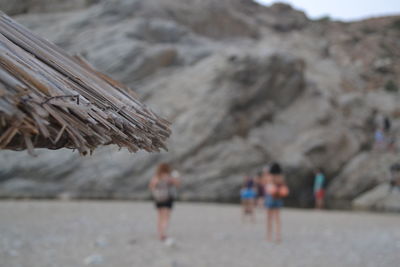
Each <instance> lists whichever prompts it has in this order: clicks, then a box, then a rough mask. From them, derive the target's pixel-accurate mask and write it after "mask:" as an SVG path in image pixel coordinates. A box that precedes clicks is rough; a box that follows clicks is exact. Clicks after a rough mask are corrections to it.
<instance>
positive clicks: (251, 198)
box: [240, 176, 257, 222]
mask: <svg viewBox="0 0 400 267" xmlns="http://www.w3.org/2000/svg"><path fill="white" fill-rule="evenodd" d="M256 197H257V189H256V183H255V181H254V179H253V178H251V177H250V176H246V177H245V179H244V182H243V186H242V188H241V189H240V199H241V202H242V208H243V217H242V220H243V221H245V219H246V217H247V216H249V217H250V219H251V221H252V222H255V215H254V207H255V201H256Z"/></svg>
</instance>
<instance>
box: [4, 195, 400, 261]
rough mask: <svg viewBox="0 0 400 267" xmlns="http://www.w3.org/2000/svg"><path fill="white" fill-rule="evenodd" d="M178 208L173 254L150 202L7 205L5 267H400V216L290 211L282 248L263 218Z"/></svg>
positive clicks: (232, 210) (229, 210) (227, 208)
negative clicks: (269, 233)
mask: <svg viewBox="0 0 400 267" xmlns="http://www.w3.org/2000/svg"><path fill="white" fill-rule="evenodd" d="M257 215H258V218H257V222H256V223H255V224H252V223H245V224H244V223H242V222H241V220H240V207H239V206H236V205H216V204H188V203H177V206H176V209H175V210H174V214H173V218H172V224H171V228H170V233H171V235H172V236H173V237H174V238H175V239H176V244H175V245H174V246H171V247H168V246H166V245H165V244H163V243H161V242H159V241H157V239H156V235H155V219H156V214H155V210H154V208H153V206H152V204H151V203H148V202H147V203H146V202H144V203H143V202H51V201H2V202H0V266H1V267H17V266H18V267H20V266H21V267H46V266H57V267H60V266H115V267H124V266H130V267H131V266H157V267H158V266H160V267H162V266H172V267H184V266H218V267H219V266H229V267H234V266H246V267H247V266H274V267H277V266H307V267H310V266H319V267H320V266H371V267H372V266H373V267H375V266H400V215H394V214H391V215H390V214H371V213H350V212H337V211H330V212H327V211H325V212H319V211H312V210H294V209H284V210H283V228H284V235H283V242H282V243H281V244H273V243H268V242H267V241H266V240H265V227H264V221H265V220H264V219H265V218H264V212H263V211H262V210H259V211H258V212H257Z"/></svg>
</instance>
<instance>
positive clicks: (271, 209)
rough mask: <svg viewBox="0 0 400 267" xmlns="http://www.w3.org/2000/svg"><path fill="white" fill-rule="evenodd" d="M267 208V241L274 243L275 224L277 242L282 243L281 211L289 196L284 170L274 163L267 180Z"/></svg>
mask: <svg viewBox="0 0 400 267" xmlns="http://www.w3.org/2000/svg"><path fill="white" fill-rule="evenodd" d="M265 182H266V184H265V193H266V195H265V207H266V208H267V240H269V241H272V235H273V225H274V224H275V233H276V239H275V240H276V242H280V241H281V218H280V209H281V208H282V207H283V198H285V197H287V196H288V194H289V188H288V187H287V185H286V182H285V178H284V176H283V173H282V168H281V166H280V165H279V164H278V163H273V164H272V165H271V166H270V169H269V177H266V179H265Z"/></svg>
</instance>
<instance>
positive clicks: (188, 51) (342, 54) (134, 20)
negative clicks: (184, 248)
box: [0, 0, 400, 207]
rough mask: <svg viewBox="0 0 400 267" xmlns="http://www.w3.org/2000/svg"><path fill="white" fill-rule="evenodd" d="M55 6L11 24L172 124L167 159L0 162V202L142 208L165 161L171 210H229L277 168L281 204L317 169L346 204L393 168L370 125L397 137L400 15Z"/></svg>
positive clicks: (248, 5) (48, 155) (129, 1)
mask: <svg viewBox="0 0 400 267" xmlns="http://www.w3.org/2000/svg"><path fill="white" fill-rule="evenodd" d="M16 2H18V1H16ZM28 2H29V1H28ZM28 2H25V3H28ZM34 2H35V3H34ZM39 2H40V3H42V5H43V8H41V5H40V4H38V3H39ZM56 2H62V1H53V4H54V6H55V7H54V8H55V9H56V11H59V12H53V11H54V10H53V9H51V10H48V9H46V8H45V7H46V4H45V3H46V1H32V3H34V4H32V6H33V7H34V8H26V9H24V11H23V12H21V11H20V12H15V11H13V14H14V15H16V17H15V18H16V19H17V20H18V21H19V22H20V23H22V24H24V25H26V26H27V27H28V28H30V29H31V30H33V31H34V32H37V33H38V34H40V35H42V36H44V37H46V38H47V39H49V40H51V41H53V42H55V43H56V44H58V45H60V46H61V47H63V48H65V49H66V50H67V51H69V52H70V53H78V54H80V55H82V56H84V57H85V58H86V59H87V60H88V61H89V62H91V63H92V64H93V65H94V66H95V67H96V68H98V69H99V70H101V71H104V72H106V73H108V74H110V75H111V76H112V77H114V78H116V79H118V80H120V81H122V82H124V83H126V84H128V85H129V86H130V87H131V88H133V90H135V91H136V92H137V93H138V94H139V95H140V96H141V98H142V100H143V101H144V102H145V103H146V104H147V105H149V106H150V107H152V108H153V109H154V110H155V111H156V112H158V113H159V114H161V115H163V116H164V117H165V118H167V119H168V120H170V121H171V122H173V135H172V137H171V139H170V142H169V152H168V153H162V154H146V153H139V154H136V155H132V154H129V153H128V152H126V151H117V149H116V148H113V147H106V148H104V149H101V150H97V151H95V153H94V155H93V156H92V157H85V158H82V157H79V156H78V155H77V154H76V153H73V152H71V151H39V153H40V156H39V157H37V158H31V157H29V156H28V155H27V154H26V153H24V152H13V151H2V152H1V153H0V159H1V160H0V195H1V196H2V197H59V196H69V197H78V198H91V197H95V198H136V199H141V198H147V197H149V193H148V191H147V190H146V188H147V183H148V181H149V179H150V178H151V176H152V174H153V172H154V167H155V166H156V164H157V163H159V162H161V161H168V162H171V163H172V164H173V165H174V167H175V168H177V169H178V170H179V171H180V172H181V173H182V175H183V187H182V189H181V194H180V197H181V198H182V199H184V200H205V201H214V200H217V201H232V200H235V199H237V195H238V188H239V186H240V183H241V181H242V177H243V176H244V175H245V174H247V173H250V174H254V173H256V172H257V171H258V170H260V169H261V168H262V167H263V166H264V165H265V164H267V163H268V162H270V161H279V162H281V163H282V164H283V166H284V169H285V172H286V174H287V179H288V182H289V185H290V187H291V191H292V194H291V197H290V199H289V200H288V202H289V203H290V204H292V205H296V206H309V205H310V204H311V203H312V193H311V190H312V170H313V169H314V168H316V167H322V168H323V169H324V171H325V172H326V174H327V177H328V178H329V185H328V193H329V199H330V204H331V206H335V207H339V206H340V207H348V206H349V205H350V204H351V201H352V200H353V199H355V198H357V196H359V195H361V194H363V193H365V192H366V191H368V190H370V189H372V188H373V187H375V186H376V185H378V184H379V183H381V182H384V181H385V179H386V177H387V176H388V166H389V165H390V164H391V163H394V162H397V161H399V160H400V157H399V154H398V153H393V152H376V151H373V149H372V140H373V131H374V127H375V126H376V125H377V124H378V123H379V121H380V120H381V117H382V116H389V117H390V118H391V120H392V126H393V127H392V128H393V132H394V133H395V134H396V135H397V136H398V137H399V133H400V106H399V105H398V102H399V100H400V94H399V92H398V90H399V89H398V86H399V85H400V75H399V74H400V63H399V57H400V43H399V39H400V38H399V37H400V16H398V17H384V18H374V19H369V20H365V21H359V22H354V23H343V22H336V21H329V20H320V21H311V20H309V19H308V18H307V17H306V16H305V15H304V14H303V13H302V12H300V11H297V10H294V9H292V8H291V7H290V6H288V5H285V4H275V5H273V6H270V7H264V6H260V5H258V4H256V3H254V2H252V1H250V0H248V1H245V0H218V1H217V0H202V1H199V0H190V1H188V0H146V1H140V0H112V1H105V0H100V1H81V2H79V1H76V3H77V4H76V5H75V6H72V7H71V9H72V8H73V9H75V10H73V11H69V12H65V8H60V9H57V5H56V4H55V3H56ZM71 3H72V2H71ZM0 4H1V6H0V8H1V9H3V10H4V11H6V12H7V10H6V8H5V4H4V1H1V2H0ZM48 11H52V12H51V13H49V12H48ZM25 12H28V13H27V14H20V15H18V13H25ZM37 12H41V13H37ZM43 12H48V13H43Z"/></svg>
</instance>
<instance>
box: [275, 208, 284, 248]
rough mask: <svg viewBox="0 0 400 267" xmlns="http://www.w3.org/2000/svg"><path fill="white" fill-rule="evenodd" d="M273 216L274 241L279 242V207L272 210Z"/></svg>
mask: <svg viewBox="0 0 400 267" xmlns="http://www.w3.org/2000/svg"><path fill="white" fill-rule="evenodd" d="M274 217H275V230H276V242H278V243H280V242H281V240H282V238H281V216H280V210H279V209H275V210H274Z"/></svg>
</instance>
